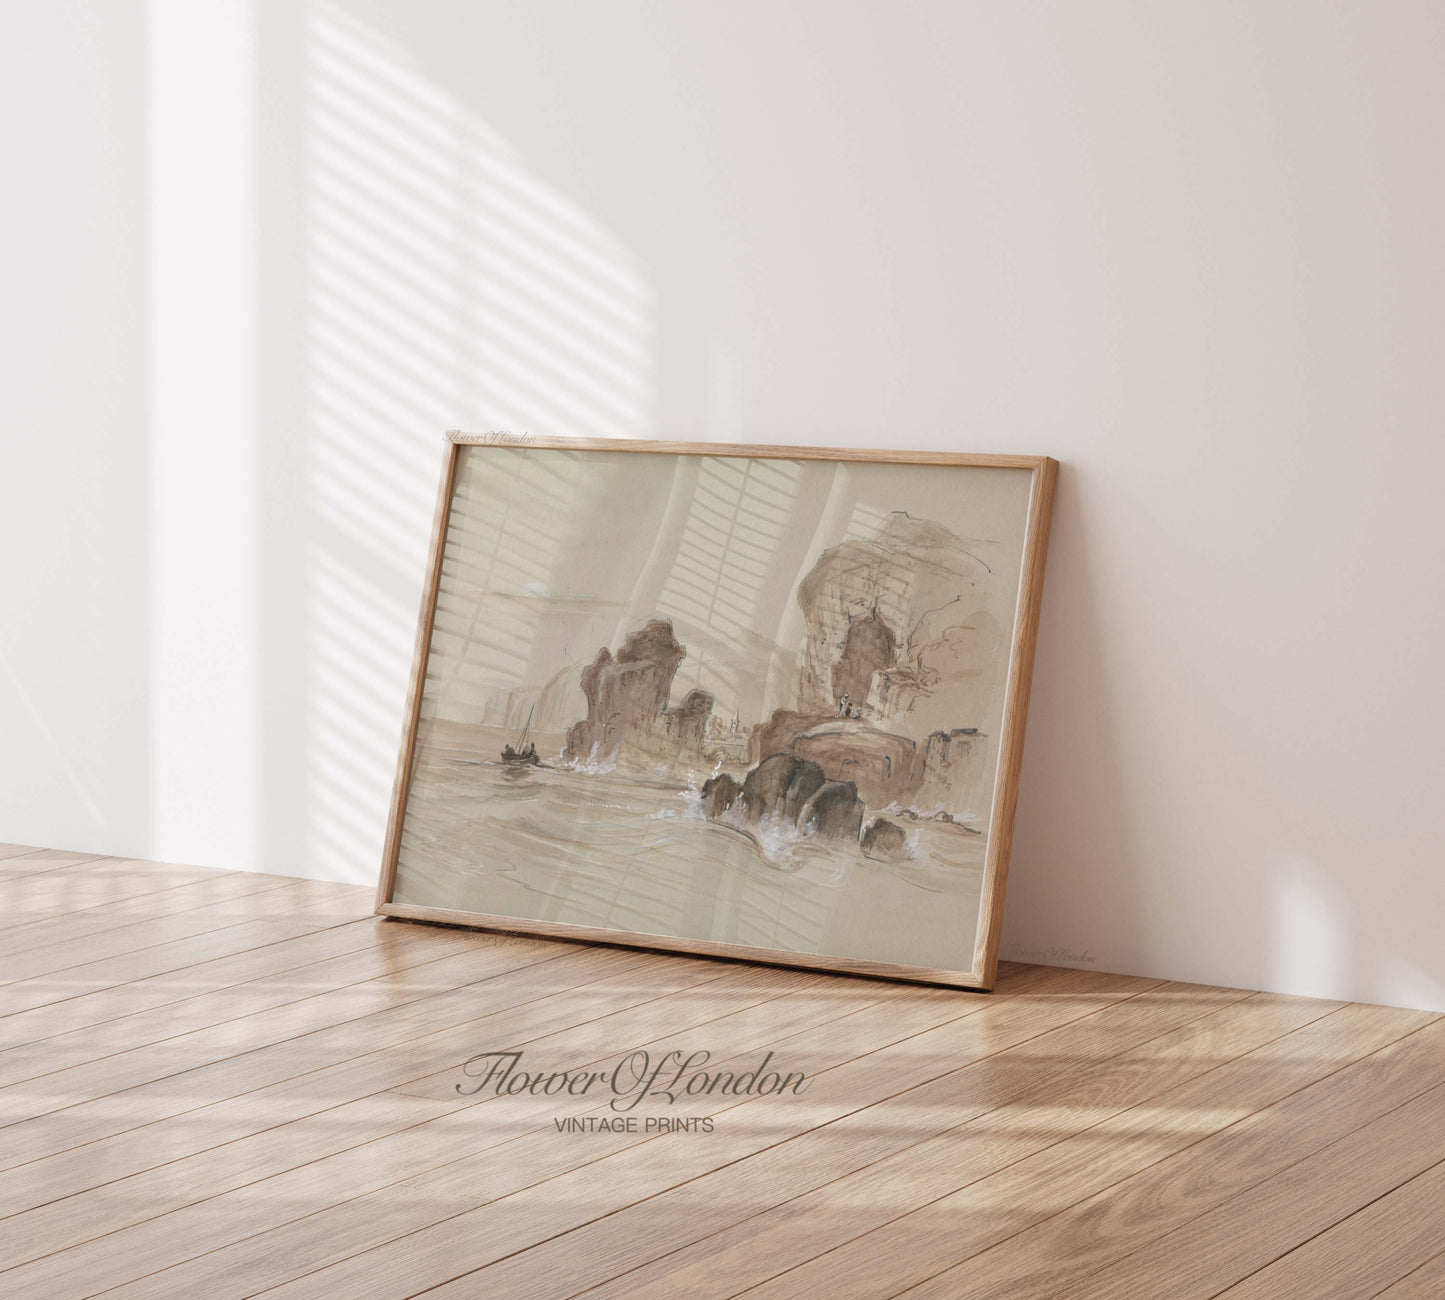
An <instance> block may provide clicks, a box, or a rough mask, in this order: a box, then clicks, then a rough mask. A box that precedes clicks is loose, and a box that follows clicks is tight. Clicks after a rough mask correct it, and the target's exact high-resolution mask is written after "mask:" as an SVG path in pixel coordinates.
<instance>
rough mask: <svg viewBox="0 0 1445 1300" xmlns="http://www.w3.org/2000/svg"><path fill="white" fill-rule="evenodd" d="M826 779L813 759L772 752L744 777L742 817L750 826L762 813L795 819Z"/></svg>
mask: <svg viewBox="0 0 1445 1300" xmlns="http://www.w3.org/2000/svg"><path fill="white" fill-rule="evenodd" d="M827 779H828V778H827V777H826V776H824V775H823V769H822V768H821V767H819V766H818V765H817V764H816V763H810V762H809V761H808V760H807V759H805V758H797V757H795V756H794V755H792V754H773V755H772V756H771V757H769V758H765V759H764V760H763V761H762V762H761V763H759V764H758V765H757V767H755V768H753V770H752V771H751V772H749V773H748V774H747V777H746V778H745V779H744V781H743V793H742V809H743V818H744V820H745V821H746V822H747V823H748V825H749V826H756V825H757V824H758V823H759V822H760V821H762V820H763V818H764V817H782V818H783V819H784V820H786V821H789V822H793V823H796V822H797V820H798V814H799V813H800V812H801V811H802V810H803V805H804V804H805V803H807V802H808V800H809V799H811V798H812V797H813V795H814V794H815V793H816V792H817V791H818V790H819V789H821V788H822V786H823V783H824V782H825V781H826V780H827Z"/></svg>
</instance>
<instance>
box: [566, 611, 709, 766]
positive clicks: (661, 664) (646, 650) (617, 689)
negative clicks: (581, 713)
mask: <svg viewBox="0 0 1445 1300" xmlns="http://www.w3.org/2000/svg"><path fill="white" fill-rule="evenodd" d="M686 654H687V649H686V647H684V646H683V645H681V644H680V643H679V642H678V640H677V638H676V637H675V636H674V635H673V633H672V624H671V623H670V622H668V621H667V620H666V619H660V618H659V619H653V620H652V621H651V622H650V623H648V624H647V626H646V627H644V628H643V629H642V630H641V631H638V632H633V633H632V634H631V635H629V636H628V637H627V639H626V640H625V641H624V642H623V643H622V649H621V650H619V651H618V652H617V655H616V657H615V658H614V657H613V655H612V653H611V652H610V651H609V650H608V649H607V647H606V646H603V647H602V649H601V650H599V651H598V652H597V657H596V658H595V659H594V660H593V661H592V662H591V663H590V664H589V665H588V666H587V667H586V668H584V669H583V670H582V679H581V684H582V693H583V695H585V696H586V697H587V717H586V718H585V719H583V720H582V721H581V722H577V723H574V724H573V725H572V726H571V727H569V728H568V730H567V747H566V749H565V750H564V757H566V758H569V759H579V760H582V761H584V762H599V763H604V762H611V761H613V760H617V761H629V760H635V761H638V762H645V761H659V760H660V761H664V762H667V761H671V760H673V759H677V758H686V757H697V756H699V755H700V754H701V751H702V739H703V735H704V733H705V731H706V729H707V720H708V716H709V715H710V714H711V713H712V704H713V700H712V696H711V695H709V694H708V693H707V692H706V691H696V690H694V691H689V692H688V693H687V694H686V695H685V696H684V697H683V701H682V703H681V704H680V705H678V706H676V707H674V708H669V707H668V703H667V701H668V696H669V694H670V692H671V690H672V679H673V678H674V677H675V676H676V675H677V667H678V665H679V664H680V663H681V662H682V661H683V658H684V657H685V656H686Z"/></svg>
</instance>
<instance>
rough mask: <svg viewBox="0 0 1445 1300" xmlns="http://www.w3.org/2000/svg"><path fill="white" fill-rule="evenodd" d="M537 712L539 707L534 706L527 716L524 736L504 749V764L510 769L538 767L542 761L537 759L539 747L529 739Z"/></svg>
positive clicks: (523, 730) (523, 731)
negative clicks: (533, 718)
mask: <svg viewBox="0 0 1445 1300" xmlns="http://www.w3.org/2000/svg"><path fill="white" fill-rule="evenodd" d="M536 712H537V706H536V705H535V704H534V705H532V709H531V712H530V713H528V714H527V725H526V726H525V727H523V728H522V734H521V735H520V736H518V737H517V743H516V744H515V745H505V746H503V748H502V762H504V763H506V764H507V765H508V766H509V767H537V766H538V765H539V764H540V763H541V762H542V760H541V759H540V758H538V757H537V746H536V744H535V743H534V742H532V741H530V740H528V739H527V733H528V732H529V731H531V730H532V717H533V715H534V714H535V713H536Z"/></svg>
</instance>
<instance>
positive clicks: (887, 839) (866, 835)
mask: <svg viewBox="0 0 1445 1300" xmlns="http://www.w3.org/2000/svg"><path fill="white" fill-rule="evenodd" d="M907 852H908V836H907V835H906V834H905V833H904V831H903V828H902V827H901V826H895V825H894V824H893V823H892V822H890V821H886V820H884V819H883V818H882V817H879V818H878V819H877V820H876V821H874V822H873V823H872V825H870V826H869V827H868V829H867V830H866V831H864V832H863V856H864V857H867V858H878V859H880V860H882V861H884V862H892V861H896V860H897V859H899V858H903V857H906V856H907Z"/></svg>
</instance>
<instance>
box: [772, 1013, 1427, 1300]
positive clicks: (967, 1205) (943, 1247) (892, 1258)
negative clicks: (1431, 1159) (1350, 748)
mask: <svg viewBox="0 0 1445 1300" xmlns="http://www.w3.org/2000/svg"><path fill="white" fill-rule="evenodd" d="M1431 1019H1432V1017H1431V1016H1430V1015H1429V1014H1428V1013H1424V1012H1408V1011H1405V1012H1401V1011H1389V1010H1384V1009H1381V1008H1374V1007H1368V1008H1361V1007H1356V1006H1346V1007H1343V1008H1341V1009H1340V1010H1338V1011H1336V1012H1334V1013H1332V1014H1331V1015H1329V1016H1327V1017H1324V1018H1323V1019H1320V1020H1316V1021H1313V1022H1310V1023H1307V1024H1306V1025H1305V1026H1304V1027H1303V1028H1300V1029H1297V1030H1295V1031H1293V1032H1291V1033H1287V1034H1285V1035H1283V1036H1282V1037H1278V1038H1272V1039H1270V1040H1269V1041H1267V1042H1266V1043H1265V1044H1264V1045H1263V1046H1261V1047H1258V1048H1256V1049H1254V1050H1253V1051H1250V1052H1248V1053H1246V1054H1245V1055H1243V1056H1240V1057H1239V1058H1238V1059H1235V1060H1232V1061H1229V1062H1227V1063H1226V1064H1223V1065H1219V1066H1217V1068H1214V1069H1211V1070H1209V1071H1208V1072H1206V1073H1203V1074H1201V1075H1200V1076H1199V1077H1196V1078H1193V1079H1190V1080H1188V1081H1187V1082H1184V1083H1181V1084H1180V1085H1179V1086H1177V1087H1175V1088H1173V1089H1170V1090H1168V1091H1165V1092H1162V1093H1160V1094H1158V1095H1156V1096H1153V1097H1151V1098H1148V1099H1147V1100H1145V1101H1143V1102H1140V1103H1137V1104H1136V1105H1134V1106H1131V1107H1130V1108H1129V1109H1127V1110H1124V1111H1122V1112H1121V1113H1119V1114H1118V1115H1116V1116H1113V1117H1110V1118H1108V1119H1105V1120H1102V1121H1101V1122H1099V1123H1097V1124H1094V1125H1091V1126H1089V1127H1086V1128H1084V1129H1082V1130H1079V1131H1072V1132H1071V1131H1069V1128H1068V1125H1067V1124H1066V1123H1065V1124H1062V1125H1060V1127H1059V1129H1058V1130H1056V1131H1051V1132H1050V1133H1049V1134H1048V1136H1049V1137H1050V1138H1053V1139H1057V1140H1055V1141H1053V1142H1052V1143H1051V1144H1050V1145H1047V1146H1046V1147H1045V1148H1044V1149H1042V1150H1040V1151H1039V1152H1037V1153H1036V1154H1034V1155H1031V1156H1028V1157H1026V1158H1025V1159H1023V1160H1020V1161H1019V1162H1017V1163H1016V1164H1012V1165H1009V1166H1007V1167H1006V1168H1004V1169H1002V1170H1000V1171H998V1172H994V1173H985V1176H983V1177H981V1178H974V1179H970V1178H968V1177H967V1171H966V1170H964V1171H963V1172H964V1175H965V1176H964V1177H961V1178H960V1179H959V1182H960V1187H959V1189H958V1190H957V1191H954V1192H951V1193H949V1194H947V1195H945V1196H942V1197H940V1198H938V1199H936V1200H933V1201H931V1202H929V1203H928V1204H926V1205H924V1206H922V1207H921V1208H919V1209H917V1210H913V1211H911V1212H909V1213H906V1214H904V1215H902V1216H901V1217H898V1218H895V1219H893V1220H891V1221H890V1222H888V1223H887V1224H885V1225H884V1226H883V1227H881V1228H877V1229H874V1230H871V1231H868V1232H865V1233H863V1234H861V1235H856V1236H854V1237H852V1239H851V1240H849V1241H848V1242H847V1243H846V1244H845V1245H843V1246H840V1247H838V1248H836V1249H832V1250H829V1251H827V1252H826V1253H824V1254H821V1255H818V1256H817V1257H816V1258H813V1259H810V1260H809V1261H808V1262H807V1263H805V1264H802V1265H800V1266H790V1267H789V1268H788V1269H787V1271H785V1272H780V1273H779V1274H778V1275H777V1276H776V1277H774V1278H772V1279H770V1280H769V1281H766V1282H764V1283H762V1284H760V1285H758V1286H757V1287H756V1288H754V1289H753V1290H751V1291H749V1292H748V1294H749V1296H750V1300H754V1298H755V1300H762V1297H767V1298H768V1300H783V1298H784V1297H787V1298H788V1300H800V1298H802V1297H810V1296H814V1295H829V1296H834V1295H836V1296H839V1297H857V1298H858V1300H874V1298H875V1297H877V1296H880V1295H888V1294H890V1290H891V1291H892V1292H893V1293H896V1292H898V1291H902V1290H904V1289H905V1288H907V1287H908V1286H911V1285H914V1284H916V1283H921V1282H924V1281H926V1280H927V1279H929V1278H931V1277H934V1276H935V1275H943V1274H944V1272H945V1270H947V1269H948V1268H949V1267H950V1266H951V1265H954V1264H957V1263H959V1262H960V1261H962V1260H966V1259H970V1258H973V1257H975V1256H978V1255H981V1254H982V1252H984V1251H986V1250H988V1249H989V1247H991V1246H997V1245H999V1244H1000V1243H1005V1242H1007V1241H1008V1240H1010V1239H1011V1238H1012V1237H1014V1236H1015V1235H1017V1234H1019V1233H1022V1232H1024V1231H1025V1230H1026V1229H1028V1228H1030V1227H1031V1226H1033V1225H1042V1224H1045V1223H1048V1222H1050V1221H1051V1220H1053V1219H1054V1218H1055V1217H1056V1216H1059V1215H1061V1214H1063V1213H1064V1212H1065V1211H1067V1210H1068V1209H1069V1207H1071V1206H1073V1205H1076V1204H1078V1203H1079V1202H1082V1201H1084V1200H1086V1199H1087V1198H1088V1197H1090V1196H1092V1195H1094V1194H1096V1193H1099V1192H1102V1191H1103V1190H1105V1189H1107V1188H1109V1187H1111V1186H1112V1185H1114V1184H1116V1183H1120V1182H1122V1181H1123V1180H1125V1179H1127V1178H1129V1177H1130V1176H1131V1175H1134V1174H1138V1173H1140V1172H1141V1171H1147V1170H1148V1169H1150V1168H1152V1167H1154V1166H1155V1165H1157V1164H1158V1163H1159V1162H1160V1161H1162V1160H1164V1159H1166V1158H1167V1157H1168V1156H1170V1155H1173V1154H1174V1153H1176V1152H1180V1151H1185V1150H1187V1149H1189V1148H1191V1147H1192V1146H1194V1145H1195V1144H1196V1143H1199V1142H1201V1141H1203V1140H1207V1139H1208V1138H1209V1137H1210V1136H1211V1135H1212V1134H1218V1133H1221V1132H1223V1131H1225V1130H1227V1129H1228V1128H1229V1127H1230V1126H1231V1125H1233V1124H1235V1123H1237V1122H1238V1121H1239V1120H1241V1119H1242V1118H1243V1117H1246V1116H1249V1115H1251V1114H1253V1113H1255V1112H1257V1111H1262V1110H1263V1109H1264V1108H1266V1107H1268V1106H1271V1105H1273V1104H1275V1103H1277V1102H1279V1101H1281V1100H1282V1099H1284V1098H1288V1097H1290V1096H1291V1095H1292V1094H1295V1093H1297V1092H1299V1091H1300V1090H1301V1089H1303V1088H1306V1087H1308V1086H1310V1085H1312V1084H1315V1083H1317V1082H1319V1081H1320V1080H1322V1079H1325V1078H1328V1077H1329V1076H1331V1075H1333V1074H1334V1073H1336V1072H1337V1071H1339V1070H1340V1069H1341V1068H1342V1067H1348V1066H1350V1065H1351V1064H1352V1063H1354V1062H1358V1061H1361V1060H1362V1059H1364V1058H1366V1057H1368V1056H1369V1055H1370V1054H1371V1053H1374V1052H1376V1051H1377V1050H1379V1049H1380V1048H1382V1047H1384V1046H1387V1045H1389V1044H1391V1043H1394V1042H1396V1041H1399V1040H1402V1039H1403V1037H1404V1036H1405V1035H1408V1034H1410V1033H1412V1032H1413V1031H1415V1030H1417V1029H1419V1028H1420V1027H1421V1025H1422V1024H1427V1023H1429V1022H1430V1021H1431ZM1020 1258H1021V1260H1022V1264H1021V1267H1022V1268H1024V1269H1027V1267H1028V1265H1029V1262H1030V1256H1029V1255H1028V1253H1027V1252H1026V1251H1025V1252H1021V1254H1020ZM1064 1258H1065V1259H1067V1256H1065V1257H1064ZM960 1273H961V1274H963V1270H962V1269H961V1270H960Z"/></svg>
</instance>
